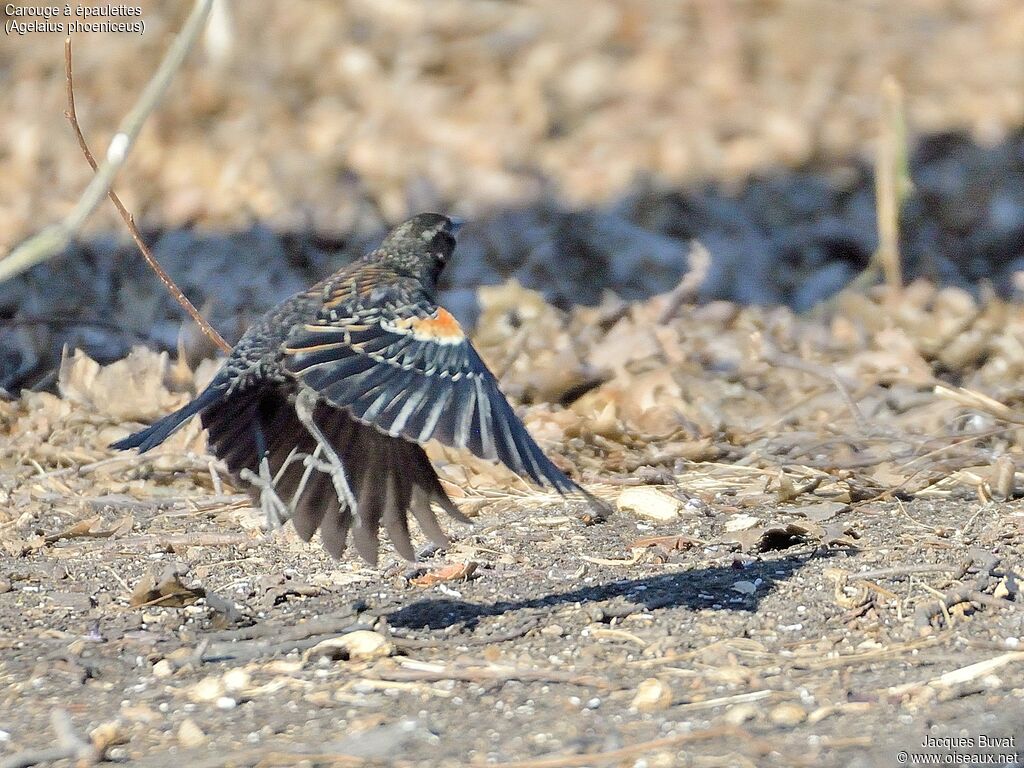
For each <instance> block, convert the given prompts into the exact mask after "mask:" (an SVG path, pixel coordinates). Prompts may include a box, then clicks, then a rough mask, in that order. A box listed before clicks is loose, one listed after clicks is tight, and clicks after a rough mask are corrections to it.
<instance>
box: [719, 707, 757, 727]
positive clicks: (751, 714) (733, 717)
mask: <svg viewBox="0 0 1024 768" xmlns="http://www.w3.org/2000/svg"><path fill="white" fill-rule="evenodd" d="M757 713H758V708H757V705H756V704H752V703H750V702H746V703H743V704H736V705H735V706H732V707H730V708H729V709H728V710H727V711H726V713H725V715H724V716H723V718H722V719H723V720H725V722H727V723H728V724H729V725H743V723H745V722H747V721H748V720H753V719H754V718H755V717H757Z"/></svg>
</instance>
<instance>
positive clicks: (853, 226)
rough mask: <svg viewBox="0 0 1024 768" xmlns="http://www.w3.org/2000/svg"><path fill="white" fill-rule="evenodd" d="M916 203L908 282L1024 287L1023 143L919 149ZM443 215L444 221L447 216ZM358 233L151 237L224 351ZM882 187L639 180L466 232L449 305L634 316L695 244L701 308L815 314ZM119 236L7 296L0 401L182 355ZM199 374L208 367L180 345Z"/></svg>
mask: <svg viewBox="0 0 1024 768" xmlns="http://www.w3.org/2000/svg"><path fill="white" fill-rule="evenodd" d="M911 167H912V177H913V181H914V185H915V191H914V194H913V196H912V197H911V199H910V201H909V202H908V203H907V205H906V207H905V211H904V217H903V238H902V240H903V242H902V257H903V266H904V273H905V276H906V277H907V279H912V278H914V277H917V276H925V277H929V278H931V279H933V280H934V281H935V282H937V283H941V284H947V285H957V286H961V287H965V288H968V289H970V290H977V289H978V287H979V284H981V283H983V282H987V283H990V284H991V285H992V286H993V287H994V288H995V290H996V291H997V292H999V293H1001V294H1002V295H1011V294H1013V293H1014V292H1015V291H1017V290H1019V289H1017V288H1016V287H1015V283H1014V280H1013V276H1014V275H1015V274H1016V273H1017V272H1019V271H1024V131H1019V132H1017V133H1015V134H1014V135H1012V136H1010V137H1009V138H1007V139H1006V140H1005V141H1003V142H1001V143H998V144H996V145H994V146H981V145H978V144H976V143H974V142H972V141H971V140H970V139H969V138H967V137H966V136H964V135H961V134H939V135H933V136H928V137H924V138H922V139H920V140H919V141H918V142H917V144H916V146H915V148H914V151H913V153H912V160H911ZM438 207H441V208H443V206H440V205H439V206H438ZM385 224H386V222H380V227H381V228H380V229H379V230H377V231H367V232H359V233H346V232H312V231H307V232H283V233H282V232H274V231H271V230H269V229H267V228H265V227H261V226H259V225H255V226H253V227H252V228H250V229H249V230H246V231H242V232H229V233H204V232H198V231H192V230H181V229H179V230H170V231H151V232H148V233H146V238H147V240H149V241H150V243H151V244H152V247H153V250H154V253H155V255H156V256H157V257H158V259H159V260H160V261H161V262H162V263H163V265H164V267H165V268H166V269H167V271H168V272H169V273H170V274H171V275H172V276H173V277H174V278H175V279H176V280H177V281H178V282H179V284H180V285H181V287H182V289H183V290H184V292H185V294H186V295H188V296H189V297H190V299H192V301H193V302H194V303H195V304H196V305H197V306H199V307H201V308H203V310H204V311H205V312H206V313H207V315H208V317H210V318H211V320H212V322H213V324H214V325H215V326H216V327H217V328H218V329H219V330H220V331H221V333H222V334H223V335H224V336H225V338H227V339H228V340H229V341H233V340H235V339H237V338H238V337H239V335H240V334H241V332H242V331H243V330H244V329H245V327H246V326H247V325H248V324H249V323H250V322H251V321H252V319H253V318H255V317H256V316H258V315H259V314H261V313H262V312H264V311H266V310H267V309H269V308H270V307H271V306H273V305H274V304H276V303H277V302H278V301H280V300H281V299H283V298H285V297H286V296H288V295H290V294H291V293H293V292H295V291H298V290H300V289H302V288H304V287H306V286H308V285H311V284H312V283H314V282H316V281H317V280H319V279H321V278H322V277H324V276H326V275H327V274H329V273H330V272H332V271H333V270H334V269H337V268H338V267H340V266H341V265H343V264H345V263H347V262H348V261H350V260H351V259H353V258H355V257H356V256H358V255H360V254H361V253H363V252H365V251H366V250H368V249H369V248H370V247H372V245H373V244H374V243H375V242H377V241H378V240H379V237H380V235H381V232H382V231H383V228H384V226H385ZM875 233H876V225H875V204H874V179H873V174H872V172H871V168H870V166H868V165H867V164H866V163H864V162H863V161H862V160H859V159H857V158H846V159H834V158H829V159H821V160H819V161H818V162H817V163H815V164H814V165H813V166H811V167H807V168H802V169H797V170H790V169H779V170H778V171H775V172H769V173H765V174H763V175H762V176H760V177H758V178H751V179H749V180H748V181H747V182H746V183H744V184H742V185H739V186H735V185H725V184H719V183H716V182H707V183H704V184H701V185H694V186H690V187H673V186H670V185H666V184H665V183H663V182H661V181H659V180H658V179H652V178H645V179H638V180H636V182H635V183H634V184H633V186H632V188H631V189H630V190H628V191H626V192H625V193H624V194H623V195H622V196H621V197H620V198H619V199H618V200H614V201H611V202H609V203H608V204H606V205H603V206H600V207H594V208H590V209H584V210H579V209H570V208H568V207H566V206H565V204H564V203H562V202H561V201H559V200H558V199H557V198H556V197H554V196H552V197H549V198H545V199H541V200H537V201H534V202H532V203H529V204H527V205H524V206H519V207H515V208H510V209H506V210H495V211H492V212H491V213H490V214H489V215H486V216H483V217H478V218H476V219H475V220H474V221H471V222H469V224H468V225H467V227H466V228H465V229H464V230H463V232H462V233H461V234H460V243H459V250H458V251H457V255H456V258H455V259H454V261H453V263H452V265H451V266H450V268H449V270H448V273H447V274H446V275H445V277H444V281H443V284H442V288H443V292H442V297H441V298H442V300H443V301H444V302H445V303H446V305H447V306H448V307H449V308H450V309H451V310H452V311H453V312H454V313H455V314H456V315H457V316H458V317H459V319H460V320H462V321H463V322H464V323H467V324H472V322H473V320H474V319H475V313H476V305H475V295H476V288H477V287H478V286H480V285H487V284H494V283H500V282H502V281H503V280H505V279H507V278H509V277H514V278H516V279H518V280H519V281H520V282H521V283H522V284H524V285H525V286H527V287H529V288H535V289H537V290H539V291H542V292H543V293H544V294H545V296H546V297H547V298H548V299H549V300H550V301H553V302H555V303H556V304H558V305H560V306H568V305H571V304H574V303H583V304H593V303H597V302H598V301H600V299H601V297H602V292H603V291H605V290H612V291H614V292H615V293H617V294H618V295H619V296H621V297H622V298H624V299H627V300H636V299H643V298H647V297H649V296H651V295H654V294H656V293H660V292H663V291H667V290H669V289H671V288H672V287H673V286H675V285H676V284H677V282H678V281H679V279H680V277H681V276H682V275H683V274H684V273H685V271H686V269H687V264H688V252H689V248H690V243H691V241H693V240H699V241H700V242H701V243H702V244H703V245H704V246H705V247H706V248H707V250H708V251H709V253H710V254H711V258H712V263H711V267H710V270H709V272H708V274H707V276H706V278H705V280H704V282H703V284H702V286H701V291H700V298H701V299H702V300H704V301H710V300H715V299H727V300H731V301H736V302H739V303H743V304H788V305H790V306H792V307H793V308H795V309H796V310H798V311H803V310H807V309H809V308H811V307H813V306H815V305H816V304H817V303H819V302H820V301H822V300H823V299H826V298H827V297H829V296H831V295H832V294H834V293H835V292H836V291H838V290H840V289H841V288H842V287H843V286H844V285H846V284H847V283H848V282H849V281H850V280H851V279H853V278H854V277H855V276H856V275H857V274H859V273H860V272H861V271H862V270H863V269H864V267H865V266H866V265H867V264H868V261H869V259H870V258H871V254H872V253H873V252H874V250H875V248H876V244H877V239H876V234H875ZM125 240H126V238H125V237H123V233H117V234H116V235H111V236H109V237H105V238H104V237H100V238H96V239H94V240H91V241H88V242H82V243H77V244H75V245H73V246H71V247H70V248H69V249H68V251H67V252H66V253H65V254H64V256H62V257H61V258H58V259H55V260H54V261H52V262H50V263H48V264H43V265H40V266H38V267H36V268H35V269H33V270H31V271H30V272H29V273H27V274H25V275H22V276H20V277H18V278H16V279H14V280H11V281H8V282H6V283H0V389H5V390H7V391H9V392H12V393H13V392H16V391H17V390H18V389H19V388H23V387H34V388H47V387H52V386H53V384H54V379H55V377H54V372H55V368H56V364H57V361H58V358H59V354H60V350H61V348H62V347H64V346H65V345H66V346H68V347H72V348H75V347H77V348H81V349H83V350H85V351H86V352H87V353H88V354H89V355H90V356H91V357H93V358H94V359H96V360H99V361H101V362H109V361H112V360H115V359H119V358H121V357H123V356H124V355H125V354H126V353H127V352H128V351H129V349H130V348H131V347H132V345H134V344H139V343H142V344H146V345H149V346H154V347H158V348H162V349H167V350H174V349H175V348H176V347H177V344H178V338H179V334H180V333H181V331H182V318H183V313H182V311H181V309H180V308H179V307H178V306H177V305H176V304H174V302H173V301H172V300H171V299H170V297H169V296H168V295H167V293H166V291H165V290H164V289H163V287H162V286H161V285H160V284H159V282H158V281H157V279H156V278H155V276H153V274H152V273H151V272H150V271H149V270H148V269H147V268H146V266H145V264H144V263H143V261H142V259H141V257H140V256H139V255H138V253H137V252H136V251H135V249H134V246H132V245H130V244H129V243H126V242H125ZM185 342H186V344H185V347H186V349H187V351H188V352H189V356H190V358H191V360H192V361H193V362H194V361H195V360H196V359H198V358H200V357H203V356H210V355H212V353H213V349H212V347H211V346H210V345H209V344H204V343H203V342H201V341H199V336H198V334H197V333H196V332H195V330H194V329H193V328H190V327H186V332H185Z"/></svg>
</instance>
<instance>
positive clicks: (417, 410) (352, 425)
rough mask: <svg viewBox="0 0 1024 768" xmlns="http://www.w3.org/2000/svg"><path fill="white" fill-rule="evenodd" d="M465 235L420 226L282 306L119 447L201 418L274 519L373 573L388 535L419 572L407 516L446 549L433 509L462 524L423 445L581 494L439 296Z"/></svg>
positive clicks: (400, 231) (435, 225)
mask: <svg viewBox="0 0 1024 768" xmlns="http://www.w3.org/2000/svg"><path fill="white" fill-rule="evenodd" d="M456 229H457V227H456V226H455V225H454V224H453V223H452V222H451V220H449V219H448V218H446V217H445V216H441V215H439V214H435V213H423V214H420V215H418V216H415V217H414V218H412V219H409V220H408V221H406V222H405V223H404V224H401V225H399V226H398V227H396V228H395V229H394V230H392V231H391V232H390V233H389V234H388V235H387V237H386V238H385V239H384V241H383V242H382V243H381V246H380V247H379V248H378V249H377V250H375V251H373V252H371V253H369V254H368V255H366V256H364V257H363V258H361V259H359V260H357V261H355V262H353V263H352V264H350V265H348V266H347V267H345V268H344V269H341V270H340V271H338V272H336V273H335V274H333V275H331V276H330V277H328V278H327V279H326V280H323V281H321V282H319V283H317V284H316V285H314V286H313V287H312V288H310V289H308V290H306V291H303V292H302V293H298V294H296V295H295V296H292V297H291V298H289V299H286V300H285V301H283V302H282V303H281V304H279V305H277V307H275V308H274V309H272V310H270V312H268V313H267V314H266V315H264V316H263V317H262V318H261V319H260V320H259V321H258V322H256V323H255V324H254V325H253V326H252V327H251V328H249V330H248V331H246V333H245V335H243V336H242V338H241V339H240V340H239V341H238V344H236V345H235V348H234V349H233V350H232V352H231V355H230V356H229V357H228V359H227V361H226V362H225V364H224V366H223V367H222V368H221V370H220V371H219V373H218V374H217V375H216V377H214V379H213V381H212V382H210V385H209V386H208V387H207V388H206V389H205V390H204V391H203V392H202V393H200V394H199V396H198V397H196V398H195V399H194V400H193V401H192V402H190V403H189V404H188V405H186V406H184V407H183V408H181V409H180V410H178V411H175V412H174V413H172V414H170V415H169V416H166V417H164V418H163V419H161V420H160V421H158V422H156V423H155V424H153V425H152V426H150V427H149V428H148V429H144V430H142V431H141V432H137V433H136V434H134V435H131V436H130V437H127V438H125V439H124V440H121V441H120V442H117V443H114V446H113V447H115V448H122V449H125V448H139V449H140V450H142V451H147V450H149V449H150V448H153V447H154V446H156V445H159V444H160V443H162V442H163V441H164V440H166V439H167V437H168V436H169V435H171V433H173V432H174V431H175V430H176V429H178V427H180V426H181V425H182V424H183V423H184V422H185V421H186V420H187V419H188V418H190V417H191V416H194V415H195V414H199V415H200V418H201V419H202V423H203V426H204V427H206V429H207V430H208V431H209V445H210V447H211V450H212V451H213V453H214V454H215V455H217V456H218V457H220V458H221V459H223V460H224V462H225V463H226V464H227V466H228V469H229V470H230V471H231V472H232V473H233V474H234V475H235V476H236V477H238V478H241V479H242V480H244V481H247V483H248V484H249V487H250V493H251V494H252V496H253V498H254V500H256V501H258V503H259V504H260V505H261V507H262V508H263V510H264V511H265V512H266V513H267V514H268V516H270V517H271V519H272V520H273V519H276V521H277V522H283V521H284V520H287V519H291V520H292V522H293V524H294V525H295V530H296V531H297V532H298V534H299V535H300V536H301V537H302V538H303V539H304V540H306V541H308V540H309V539H310V538H311V537H312V535H313V532H314V531H315V530H317V528H319V529H320V538H321V539H322V540H323V543H324V546H325V547H326V548H327V551H328V552H330V554H331V555H333V556H334V557H338V556H340V555H341V553H342V551H343V550H344V549H345V544H346V540H347V538H348V533H349V531H350V530H351V531H352V538H353V540H354V542H355V546H356V549H357V550H358V552H359V554H360V555H362V556H363V557H364V558H365V559H366V560H368V561H369V562H370V563H375V562H376V560H377V535H378V529H379V528H380V525H381V524H383V525H384V527H385V528H386V529H387V532H388V534H389V536H390V538H391V541H392V543H393V544H394V546H395V549H397V550H398V552H399V553H400V554H401V555H403V556H404V557H406V558H408V559H410V560H411V559H414V553H413V548H412V545H411V543H410V541H409V527H408V520H407V515H408V513H410V512H411V513H412V515H413V517H415V518H416V520H417V522H418V523H419V526H420V528H421V529H422V530H423V532H424V533H425V534H426V535H427V536H428V537H429V538H430V539H432V540H433V541H434V542H436V543H438V544H442V545H443V544H445V543H447V538H446V537H445V535H444V532H443V531H442V530H441V528H440V526H439V525H438V523H437V519H436V518H435V517H434V513H433V512H432V510H431V503H436V504H437V505H438V506H440V507H441V508H442V509H444V510H445V511H446V512H447V513H448V514H449V515H451V516H452V517H454V518H456V519H457V520H461V521H464V522H468V521H466V519H465V518H464V517H463V515H462V514H461V513H460V512H459V511H458V509H456V507H455V505H454V504H453V503H452V501H451V499H449V498H448V495H447V494H446V493H445V492H444V490H443V489H442V487H441V484H440V482H439V481H438V477H437V474H436V473H435V472H434V469H433V467H432V466H431V464H430V461H429V460H428V459H427V455H426V453H425V452H424V450H423V448H422V447H421V445H420V444H421V443H425V442H426V441H427V440H430V439H436V440H439V441H440V442H441V443H443V444H445V445H448V446H454V447H458V448H468V449H469V450H470V451H472V452H473V453H474V454H476V455H477V456H481V457H483V458H486V459H497V460H500V461H501V462H502V463H503V464H505V465H506V466H507V467H509V469H511V470H513V471H514V472H517V473H519V474H524V475H527V476H529V477H530V478H531V479H532V480H534V481H535V482H537V483H538V484H541V485H543V484H545V483H548V484H550V485H552V486H554V487H555V488H556V489H557V490H558V491H559V492H561V493H571V492H579V493H582V494H583V495H584V496H586V498H587V499H588V500H589V501H590V503H591V505H592V506H594V507H595V509H596V511H597V512H598V514H599V515H603V514H604V513H605V512H606V507H605V505H604V504H603V502H601V501H599V500H597V499H595V498H594V497H593V496H591V495H590V494H589V493H587V492H586V491H584V490H583V489H582V488H580V487H579V486H578V485H577V484H576V483H574V482H573V481H572V480H570V479H569V478H568V477H566V476H565V475H564V474H563V473H562V472H561V471H560V470H559V469H558V468H557V467H555V465H554V464H552V463H551V461H550V460H549V459H548V458H547V457H546V456H545V455H544V453H543V452H542V451H541V449H540V448H539V447H538V446H537V444H536V443H535V442H534V441H533V439H532V438H531V437H530V435H529V434H528V433H527V431H526V429H525V428H524V427H523V425H522V423H521V422H520V421H519V419H518V418H517V417H516V415H515V413H514V412H513V410H512V407H511V406H510V405H509V404H508V401H507V400H505V397H504V396H503V395H502V394H501V391H500V390H499V389H498V383H497V381H496V380H495V378H494V375H493V374H492V373H491V372H490V371H489V370H488V369H487V366H486V365H485V364H484V362H483V361H482V360H481V359H480V356H479V355H478V354H477V352H476V350H475V349H473V346H472V345H471V344H470V343H469V341H468V340H467V338H466V336H465V334H464V333H463V331H462V329H461V328H460V327H459V324H458V323H457V322H456V320H455V318H454V317H452V315H451V314H450V313H449V312H448V311H447V310H445V309H444V308H443V307H440V306H438V304H437V303H436V301H435V299H434V293H435V289H436V286H437V279H438V276H439V275H440V273H441V270H442V269H443V268H444V266H445V263H446V262H447V261H448V259H449V258H450V257H451V255H452V252H453V251H454V249H455V237H454V234H455V231H456Z"/></svg>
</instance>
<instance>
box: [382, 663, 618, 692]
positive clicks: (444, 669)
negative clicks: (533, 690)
mask: <svg viewBox="0 0 1024 768" xmlns="http://www.w3.org/2000/svg"><path fill="white" fill-rule="evenodd" d="M376 672H377V677H378V678H379V679H381V680H397V681H400V682H423V683H438V682H442V681H444V680H460V681H462V682H467V683H484V682H495V683H506V682H508V681H510V680H520V681H524V682H540V683H569V684H571V685H582V686H587V687H590V688H603V689H610V688H611V687H612V686H611V685H610V684H609V683H608V682H607V681H606V680H602V679H600V678H598V677H594V676H592V675H577V674H575V673H572V672H563V671H561V670H554V669H520V668H517V667H507V666H502V665H498V664H487V665H479V666H468V665H467V666H443V665H441V664H432V663H423V662H416V661H409V662H406V663H404V664H403V665H402V666H401V667H400V668H398V669H391V670H377V671H376Z"/></svg>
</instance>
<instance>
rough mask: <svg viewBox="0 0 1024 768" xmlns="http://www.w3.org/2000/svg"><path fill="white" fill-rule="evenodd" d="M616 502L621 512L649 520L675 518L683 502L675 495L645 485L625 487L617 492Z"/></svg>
mask: <svg viewBox="0 0 1024 768" xmlns="http://www.w3.org/2000/svg"><path fill="white" fill-rule="evenodd" d="M616 504H617V506H618V508H619V510H620V511H622V512H632V513H633V514H635V515H640V516H641V517H647V518H650V519H651V520H675V519H676V518H677V517H679V512H680V510H681V509H682V508H683V502H681V501H680V500H679V499H677V498H676V497H675V496H669V495H668V494H667V493H665V492H664V491H659V490H658V489H657V488H652V487H650V486H647V485H641V486H637V487H635V488H627V489H625V490H624V491H623V492H622V493H620V494H619V498H618V500H617V502H616Z"/></svg>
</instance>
